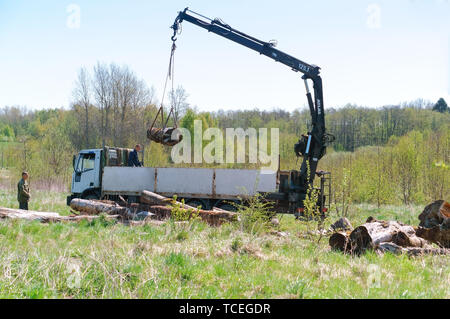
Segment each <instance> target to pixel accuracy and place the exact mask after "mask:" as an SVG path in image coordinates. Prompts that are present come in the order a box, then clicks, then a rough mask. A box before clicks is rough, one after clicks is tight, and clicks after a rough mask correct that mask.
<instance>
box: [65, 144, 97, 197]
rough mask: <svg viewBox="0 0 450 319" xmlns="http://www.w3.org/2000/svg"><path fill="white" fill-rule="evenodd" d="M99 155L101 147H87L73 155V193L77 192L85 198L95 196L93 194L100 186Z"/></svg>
mask: <svg viewBox="0 0 450 319" xmlns="http://www.w3.org/2000/svg"><path fill="white" fill-rule="evenodd" d="M101 156H102V150H101V149H89V150H82V151H81V152H80V153H78V156H76V157H74V171H73V174H72V193H73V194H79V195H80V197H85V198H94V197H95V195H94V194H95V193H96V192H98V190H99V189H100V188H101V185H100V176H101ZM89 190H91V192H89ZM87 193H90V194H87ZM81 195H85V196H81Z"/></svg>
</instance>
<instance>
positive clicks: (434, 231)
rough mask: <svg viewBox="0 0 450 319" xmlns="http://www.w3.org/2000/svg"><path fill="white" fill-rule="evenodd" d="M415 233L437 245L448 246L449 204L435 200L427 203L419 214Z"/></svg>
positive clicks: (449, 240) (449, 246)
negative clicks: (418, 222)
mask: <svg viewBox="0 0 450 319" xmlns="http://www.w3.org/2000/svg"><path fill="white" fill-rule="evenodd" d="M419 220H420V224H419V228H418V229H417V230H416V235H417V236H419V237H421V238H424V239H426V240H429V241H431V242H432V243H435V244H437V245H439V246H440V247H444V248H450V204H449V203H448V202H446V201H444V200H437V201H435V202H433V203H431V204H429V205H427V206H426V207H425V208H424V210H423V212H422V213H421V214H420V215H419Z"/></svg>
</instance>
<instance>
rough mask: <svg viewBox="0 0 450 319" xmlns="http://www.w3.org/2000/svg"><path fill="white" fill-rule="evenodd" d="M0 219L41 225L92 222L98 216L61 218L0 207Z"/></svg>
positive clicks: (51, 214)
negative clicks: (40, 223)
mask: <svg viewBox="0 0 450 319" xmlns="http://www.w3.org/2000/svg"><path fill="white" fill-rule="evenodd" d="M119 217H120V215H111V216H106V218H107V219H118V218H119ZM0 218H10V219H25V220H30V221H33V220H37V221H40V222H42V223H48V222H64V221H74V222H78V221H81V220H88V221H92V220H94V219H95V218H99V216H88V215H78V216H61V215H60V214H58V213H53V212H38V211H33V210H22V209H12V208H5V207H0Z"/></svg>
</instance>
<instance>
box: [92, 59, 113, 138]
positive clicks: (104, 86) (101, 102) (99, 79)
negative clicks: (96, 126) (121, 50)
mask: <svg viewBox="0 0 450 319" xmlns="http://www.w3.org/2000/svg"><path fill="white" fill-rule="evenodd" d="M110 84H111V75H110V73H109V70H108V67H107V66H106V64H103V63H100V62H98V63H97V65H96V66H95V67H94V80H93V86H94V93H95V99H96V101H97V104H98V107H99V108H100V114H101V115H100V122H101V123H100V125H101V129H100V132H101V139H102V147H104V146H105V145H106V138H107V136H108V134H109V115H110V114H109V113H110V110H111V106H112V88H111V85H110Z"/></svg>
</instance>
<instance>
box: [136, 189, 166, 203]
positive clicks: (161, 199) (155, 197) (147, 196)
mask: <svg viewBox="0 0 450 319" xmlns="http://www.w3.org/2000/svg"><path fill="white" fill-rule="evenodd" d="M141 203H144V204H148V205H162V206H165V205H170V204H171V203H172V199H171V198H167V197H165V196H162V195H159V194H156V193H153V192H150V191H147V190H143V191H142V192H141Z"/></svg>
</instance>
